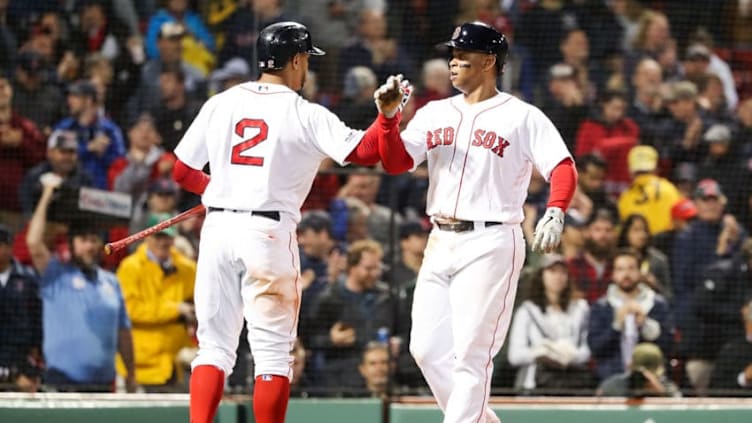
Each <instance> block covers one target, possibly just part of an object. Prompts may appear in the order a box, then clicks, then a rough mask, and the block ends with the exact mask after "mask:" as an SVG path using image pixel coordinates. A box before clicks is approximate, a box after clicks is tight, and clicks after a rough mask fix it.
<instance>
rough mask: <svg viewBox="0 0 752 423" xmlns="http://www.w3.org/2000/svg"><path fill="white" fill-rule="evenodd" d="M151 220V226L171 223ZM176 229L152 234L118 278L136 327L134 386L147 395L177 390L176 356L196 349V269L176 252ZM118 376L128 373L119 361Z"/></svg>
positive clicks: (155, 217)
mask: <svg viewBox="0 0 752 423" xmlns="http://www.w3.org/2000/svg"><path fill="white" fill-rule="evenodd" d="M169 217H170V216H169V215H161V214H152V215H151V216H150V218H149V223H148V224H149V226H151V225H153V224H156V223H157V222H159V221H162V220H165V219H167V218H169ZM175 235H176V229H175V228H174V227H171V228H168V229H165V230H163V231H162V232H159V233H157V234H154V235H152V236H150V237H148V238H146V241H145V242H144V243H143V244H142V245H141V246H139V247H138V249H137V250H136V251H135V252H134V253H133V254H131V255H129V256H128V257H126V258H125V259H124V260H123V261H122V262H121V263H120V267H119V268H118V271H117V277H118V280H119V281H120V286H121V289H122V291H123V297H124V299H125V307H126V309H127V310H128V315H129V316H130V318H131V322H132V324H133V350H134V356H135V364H136V382H137V383H138V384H139V385H141V386H143V387H144V389H145V390H146V391H147V392H148V391H157V392H158V391H169V390H173V389H176V388H177V387H176V386H175V383H176V382H178V381H179V379H180V377H181V375H180V374H179V373H180V372H179V371H178V370H177V368H176V365H175V362H176V356H177V354H178V352H179V351H180V350H181V349H182V348H184V347H190V346H192V338H191V335H190V333H189V331H188V326H189V325H190V324H193V323H194V322H195V314H194V309H193V304H192V300H193V283H194V279H195V277H196V263H195V262H194V261H193V260H191V259H189V258H187V257H186V256H184V255H183V254H182V253H180V252H178V251H177V249H175V248H174V247H173V243H174V237H175ZM117 370H118V373H120V374H124V371H125V368H124V367H123V366H122V363H120V361H119V360H118V363H117Z"/></svg>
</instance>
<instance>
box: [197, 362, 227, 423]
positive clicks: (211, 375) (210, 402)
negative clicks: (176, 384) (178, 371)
mask: <svg viewBox="0 0 752 423" xmlns="http://www.w3.org/2000/svg"><path fill="white" fill-rule="evenodd" d="M224 389H225V372H223V371H222V370H219V369H218V368H216V367H214V366H196V368H195V369H193V373H192V374H191V423H212V422H213V421H214V415H215V414H217V407H219V401H220V400H221V399H222V392H223V391H224Z"/></svg>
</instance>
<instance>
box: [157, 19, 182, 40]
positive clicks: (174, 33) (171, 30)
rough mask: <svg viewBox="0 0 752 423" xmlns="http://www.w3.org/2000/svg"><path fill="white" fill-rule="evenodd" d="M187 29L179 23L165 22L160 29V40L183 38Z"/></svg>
mask: <svg viewBox="0 0 752 423" xmlns="http://www.w3.org/2000/svg"><path fill="white" fill-rule="evenodd" d="M184 35H185V27H184V26H183V24H180V23H178V22H165V23H163V24H162V26H160V27H159V34H158V37H159V38H167V39H177V38H183V36H184Z"/></svg>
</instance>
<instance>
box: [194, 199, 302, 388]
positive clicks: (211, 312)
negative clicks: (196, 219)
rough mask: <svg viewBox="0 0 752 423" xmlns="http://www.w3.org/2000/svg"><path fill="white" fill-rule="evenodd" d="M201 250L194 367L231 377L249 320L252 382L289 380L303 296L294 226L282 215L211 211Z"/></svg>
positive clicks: (293, 223) (197, 288) (204, 230)
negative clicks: (264, 376) (259, 378)
mask: <svg viewBox="0 0 752 423" xmlns="http://www.w3.org/2000/svg"><path fill="white" fill-rule="evenodd" d="M199 248H200V251H199V257H198V267H197V272H196V288H195V299H194V301H195V304H196V318H197V320H198V330H197V336H198V341H199V351H198V356H197V357H196V358H195V359H194V360H193V362H192V363H191V366H192V367H196V366H200V365H213V366H215V367H218V368H220V369H222V370H223V371H224V372H225V375H229V374H230V373H232V369H233V367H234V366H235V359H236V350H237V347H238V341H239V337H240V331H241V329H242V327H243V326H242V325H243V318H244V317H245V320H247V321H248V342H249V344H250V346H251V351H252V352H253V359H254V363H255V376H258V375H262V374H272V375H279V376H287V377H288V378H290V379H292V362H293V358H292V356H291V355H290V351H291V350H292V345H293V342H294V341H295V337H296V336H297V324H298V310H299V306H300V294H301V288H300V283H299V277H298V275H299V269H300V256H299V254H298V243H297V238H296V234H295V222H293V221H292V219H290V218H289V217H287V216H286V215H285V214H284V213H283V214H282V221H281V222H277V221H275V220H272V219H268V218H265V217H261V216H252V215H251V214H250V213H233V212H226V211H225V212H222V211H215V212H211V213H208V215H207V216H206V221H205V222H204V226H203V228H202V230H201V244H200V247H199Z"/></svg>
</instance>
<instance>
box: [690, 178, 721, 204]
mask: <svg viewBox="0 0 752 423" xmlns="http://www.w3.org/2000/svg"><path fill="white" fill-rule="evenodd" d="M692 197H693V198H701V199H706V198H711V197H714V198H722V197H723V191H721V186H720V185H718V182H716V181H715V180H713V179H710V178H707V179H703V180H702V181H700V182H698V183H697V188H696V189H695V192H694V195H693V196H692Z"/></svg>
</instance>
